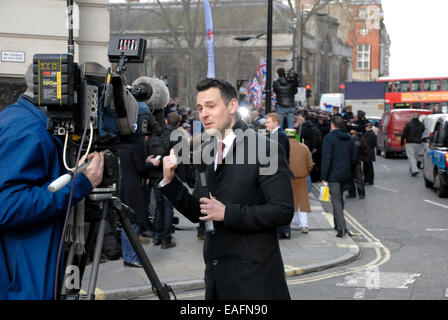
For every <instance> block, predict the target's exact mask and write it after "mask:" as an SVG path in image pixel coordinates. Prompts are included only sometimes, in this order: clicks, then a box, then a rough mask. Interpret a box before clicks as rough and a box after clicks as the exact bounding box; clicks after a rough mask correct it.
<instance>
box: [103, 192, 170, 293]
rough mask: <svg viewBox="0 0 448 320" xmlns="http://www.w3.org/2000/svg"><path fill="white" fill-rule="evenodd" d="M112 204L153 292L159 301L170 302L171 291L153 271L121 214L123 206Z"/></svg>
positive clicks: (116, 201)
mask: <svg viewBox="0 0 448 320" xmlns="http://www.w3.org/2000/svg"><path fill="white" fill-rule="evenodd" d="M112 204H113V206H114V207H115V208H116V209H117V211H118V215H119V217H120V220H121V223H122V225H123V228H124V231H125V232H126V235H127V236H128V239H129V241H130V242H131V244H132V247H133V248H134V251H135V253H136V254H137V257H138V259H139V260H140V262H141V264H142V266H143V269H144V270H145V273H146V275H147V276H148V278H149V281H150V282H151V285H152V287H153V290H154V292H155V293H156V294H157V296H158V297H159V299H160V300H170V294H169V291H170V290H171V288H169V287H168V286H167V285H164V286H162V283H161V282H160V280H159V278H158V277H157V274H156V272H155V271H154V268H153V266H152V264H151V262H150V261H149V258H148V256H147V255H146V253H145V250H144V249H143V247H142V245H141V244H140V241H139V240H138V237H137V234H136V233H135V231H134V228H133V227H132V224H131V222H130V221H129V218H128V216H127V215H126V214H125V213H124V212H123V204H122V203H121V201H120V200H119V199H114V200H112Z"/></svg>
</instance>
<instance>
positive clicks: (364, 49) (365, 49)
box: [356, 44, 370, 70]
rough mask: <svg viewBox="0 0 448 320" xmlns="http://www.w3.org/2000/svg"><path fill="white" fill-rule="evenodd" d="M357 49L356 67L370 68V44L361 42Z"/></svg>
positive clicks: (361, 68)
mask: <svg viewBox="0 0 448 320" xmlns="http://www.w3.org/2000/svg"><path fill="white" fill-rule="evenodd" d="M357 49H358V53H357V55H356V57H357V59H356V61H357V69H358V70H370V46H369V45H368V44H361V45H359V46H358V47H357Z"/></svg>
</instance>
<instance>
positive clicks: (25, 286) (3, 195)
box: [0, 65, 104, 300]
mask: <svg viewBox="0 0 448 320" xmlns="http://www.w3.org/2000/svg"><path fill="white" fill-rule="evenodd" d="M25 78H26V83H27V87H28V89H27V91H26V92H25V93H24V94H23V95H22V96H21V97H20V98H19V99H18V101H17V102H16V103H14V104H13V105H11V106H9V107H7V108H5V109H4V110H3V111H2V112H1V113H0V152H1V155H2V156H1V158H0V172H1V173H2V174H1V175H0V203H2V206H1V208H0V274H1V275H2V276H1V277H0V299H1V300H3V299H13V300H18V299H27V300H28V299H53V298H54V292H53V286H54V282H55V274H56V265H57V251H58V244H59V241H60V238H61V235H62V229H63V224H64V213H65V211H66V210H67V206H68V202H69V197H70V190H71V183H70V184H67V185H66V186H64V187H62V188H61V189H60V190H59V191H58V192H50V191H49V190H48V186H49V184H50V183H51V182H52V181H54V180H56V179H57V178H58V177H59V176H61V175H62V174H63V173H65V169H64V167H63V165H62V162H61V155H62V145H61V143H60V141H59V140H57V139H55V138H54V137H52V136H51V135H50V134H49V132H48V131H47V116H46V115H45V113H44V112H42V111H41V110H40V109H39V108H38V107H37V106H35V105H34V104H33V103H32V98H33V67H32V65H31V66H30V67H29V68H28V70H27V72H26V75H25ZM88 159H89V165H88V166H87V168H86V169H85V170H84V171H83V172H81V173H79V174H78V175H77V177H76V181H75V186H74V192H73V197H72V204H76V203H78V202H79V201H80V200H81V199H83V198H84V197H86V196H87V195H88V194H90V193H91V192H92V189H93V188H95V187H97V186H98V185H99V184H100V182H101V180H102V178H103V165H104V159H103V154H102V153H101V152H100V153H98V152H93V153H92V154H90V155H89V157H88ZM61 271H62V269H61ZM59 279H60V280H61V279H62V277H59Z"/></svg>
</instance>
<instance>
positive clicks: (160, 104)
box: [132, 77, 170, 110]
mask: <svg viewBox="0 0 448 320" xmlns="http://www.w3.org/2000/svg"><path fill="white" fill-rule="evenodd" d="M142 82H143V83H146V84H148V85H150V86H151V87H152V96H151V98H150V99H148V100H146V101H143V102H145V103H147V104H151V105H152V106H153V107H154V109H155V110H162V109H163V108H165V107H166V106H167V105H168V102H169V101H170V92H169V91H168V88H167V86H166V85H165V82H163V81H162V80H160V79H157V78H149V77H140V78H137V79H136V80H135V81H134V82H133V83H132V85H133V86H134V85H137V84H140V83H142Z"/></svg>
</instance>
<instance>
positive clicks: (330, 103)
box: [319, 93, 345, 112]
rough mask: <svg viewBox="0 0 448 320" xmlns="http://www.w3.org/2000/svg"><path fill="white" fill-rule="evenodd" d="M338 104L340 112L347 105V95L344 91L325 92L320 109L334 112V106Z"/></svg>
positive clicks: (321, 98)
mask: <svg viewBox="0 0 448 320" xmlns="http://www.w3.org/2000/svg"><path fill="white" fill-rule="evenodd" d="M334 106H338V107H339V112H342V108H343V107H344V106H345V97H344V94H343V93H323V94H322V95H321V97H320V103H319V107H320V110H323V111H328V112H332V111H333V107H334Z"/></svg>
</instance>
